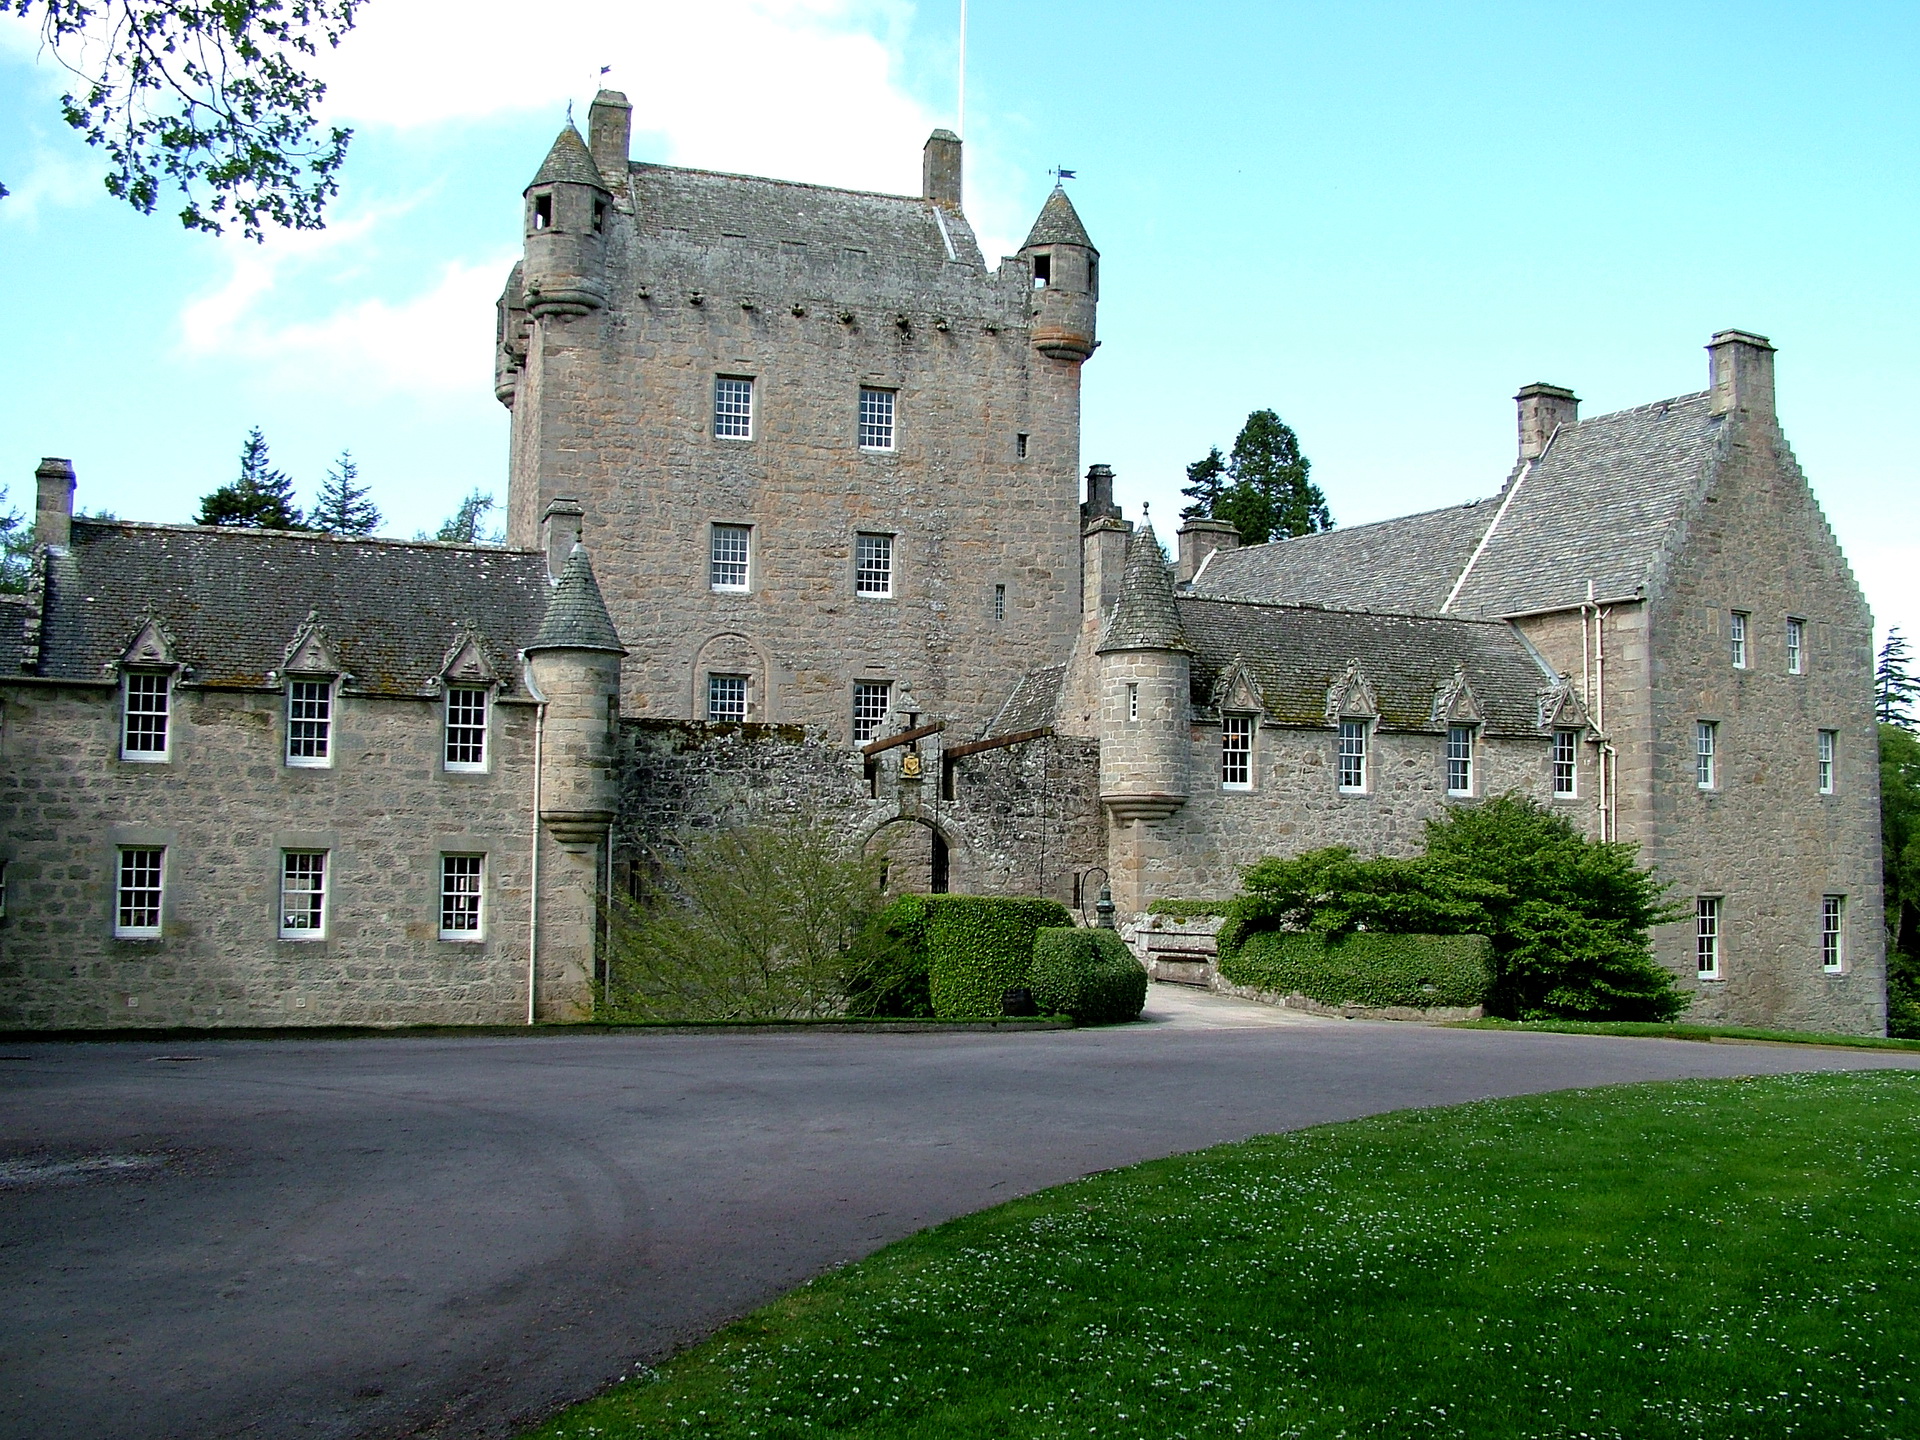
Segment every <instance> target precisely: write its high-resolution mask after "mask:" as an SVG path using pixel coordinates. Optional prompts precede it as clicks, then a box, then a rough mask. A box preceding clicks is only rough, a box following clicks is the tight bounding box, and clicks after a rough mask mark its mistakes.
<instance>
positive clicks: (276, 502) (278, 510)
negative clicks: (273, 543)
mask: <svg viewBox="0 0 1920 1440" xmlns="http://www.w3.org/2000/svg"><path fill="white" fill-rule="evenodd" d="M194 524H196V525H248V526H253V527H255V528H258V529H264V530H304V529H305V528H306V527H305V526H304V525H303V524H301V521H300V507H299V506H297V505H295V504H294V503H293V481H292V480H291V479H289V478H288V477H287V476H286V475H285V474H284V473H282V472H281V471H279V470H276V469H274V468H273V462H272V460H271V459H270V458H269V457H268V455H267V437H266V436H265V435H263V434H261V433H260V427H259V426H258V425H256V426H254V427H253V429H251V430H249V431H248V432H247V439H246V443H245V444H243V445H242V446H241V447H240V478H239V479H237V480H235V481H234V482H233V483H232V484H229V485H222V486H221V487H220V488H219V489H218V490H215V491H214V492H213V493H212V494H211V495H204V496H202V497H201V499H200V513H199V514H198V515H197V516H195V517H194Z"/></svg>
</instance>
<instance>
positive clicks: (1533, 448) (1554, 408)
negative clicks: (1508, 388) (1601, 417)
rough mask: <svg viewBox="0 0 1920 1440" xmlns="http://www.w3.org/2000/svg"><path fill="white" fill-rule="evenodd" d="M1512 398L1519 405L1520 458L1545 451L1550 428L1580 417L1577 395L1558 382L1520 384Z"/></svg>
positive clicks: (1551, 432) (1528, 458) (1544, 452)
mask: <svg viewBox="0 0 1920 1440" xmlns="http://www.w3.org/2000/svg"><path fill="white" fill-rule="evenodd" d="M1513 398H1514V401H1515V403H1516V404H1518V405H1519V407H1520V458H1521V459H1522V460H1538V459H1539V458H1540V457H1541V456H1542V455H1544V454H1546V452H1547V442H1548V441H1549V440H1551V439H1553V432H1554V431H1556V430H1558V429H1559V428H1560V427H1561V426H1562V425H1571V424H1573V423H1574V422H1575V421H1576V420H1578V419H1579V418H1580V401H1579V398H1578V397H1577V396H1576V395H1575V394H1574V393H1573V392H1572V391H1571V390H1568V389H1565V388H1564V387H1562V386H1559V385H1545V384H1539V383H1535V384H1532V385H1523V386H1521V387H1520V393H1519V394H1518V395H1516V396H1514V397H1513Z"/></svg>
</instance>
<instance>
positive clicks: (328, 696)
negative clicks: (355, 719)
mask: <svg viewBox="0 0 1920 1440" xmlns="http://www.w3.org/2000/svg"><path fill="white" fill-rule="evenodd" d="M287 764H289V765H294V766H306V767H309V768H324V767H326V766H329V765H331V764H333V681H332V680H289V681H288V682H287Z"/></svg>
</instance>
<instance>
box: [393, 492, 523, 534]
mask: <svg viewBox="0 0 1920 1440" xmlns="http://www.w3.org/2000/svg"><path fill="white" fill-rule="evenodd" d="M496 503H497V502H496V501H495V500H494V498H493V496H491V495H489V494H487V493H486V492H485V491H484V490H482V489H480V488H479V487H478V486H475V487H474V489H473V492H472V493H471V494H470V495H468V496H467V498H466V499H464V500H462V501H461V502H460V508H459V509H458V510H456V511H454V512H453V514H451V515H449V516H448V517H447V518H446V519H445V520H442V521H441V522H440V528H439V529H438V530H436V531H434V533H433V534H431V535H428V534H427V533H426V532H425V531H422V532H421V533H420V534H418V535H416V536H415V537H414V538H415V539H416V540H440V541H445V542H448V543H451V544H455V545H504V544H505V543H506V539H507V537H506V534H505V532H504V531H500V530H484V529H482V528H481V526H482V523H483V522H484V521H485V520H486V518H487V514H488V512H489V511H491V510H492V509H493V508H494V506H495V504H496Z"/></svg>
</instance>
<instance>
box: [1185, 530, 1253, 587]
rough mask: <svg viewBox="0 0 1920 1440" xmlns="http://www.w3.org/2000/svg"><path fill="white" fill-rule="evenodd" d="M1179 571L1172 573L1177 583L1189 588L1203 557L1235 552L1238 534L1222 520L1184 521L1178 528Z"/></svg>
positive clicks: (1237, 531) (1238, 546) (1204, 560)
mask: <svg viewBox="0 0 1920 1440" xmlns="http://www.w3.org/2000/svg"><path fill="white" fill-rule="evenodd" d="M1179 534H1180V568H1179V569H1178V570H1176V571H1175V572H1174V577H1173V578H1174V580H1175V582H1176V583H1177V584H1181V585H1191V584H1192V583H1193V577H1194V576H1196V575H1198V574H1199V573H1200V567H1201V566H1202V565H1204V564H1206V563H1207V557H1208V556H1209V555H1211V554H1213V552H1214V551H1216V550H1238V549H1239V548H1240V532H1239V530H1237V529H1236V528H1235V527H1234V526H1233V525H1232V524H1231V523H1230V522H1228V521H1225V520H1201V519H1197V518H1196V519H1193V520H1189V521H1187V523H1186V524H1184V525H1182V526H1181V527H1180V531H1179Z"/></svg>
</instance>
